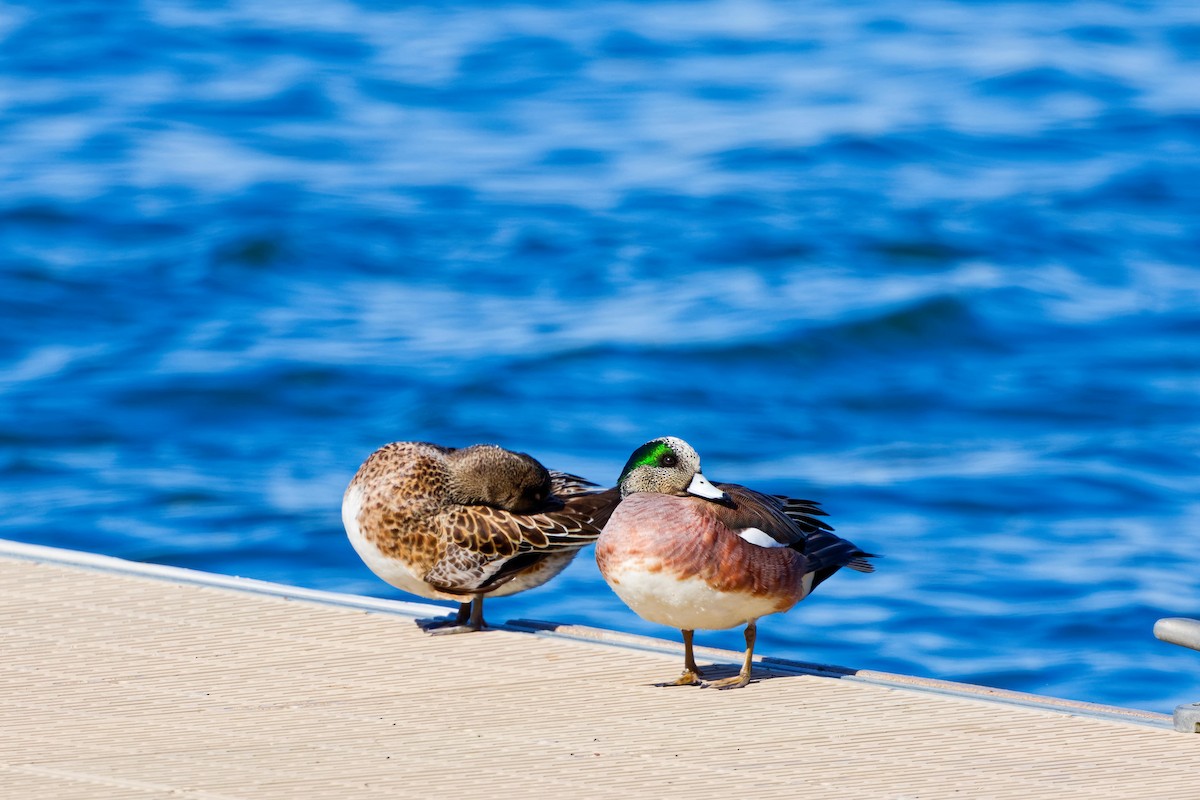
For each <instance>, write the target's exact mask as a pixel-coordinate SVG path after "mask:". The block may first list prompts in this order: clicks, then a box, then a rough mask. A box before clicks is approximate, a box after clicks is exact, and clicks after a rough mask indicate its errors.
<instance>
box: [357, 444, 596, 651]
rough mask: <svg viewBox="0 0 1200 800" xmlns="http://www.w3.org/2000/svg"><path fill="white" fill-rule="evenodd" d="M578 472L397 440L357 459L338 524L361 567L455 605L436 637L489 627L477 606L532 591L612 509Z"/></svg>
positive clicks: (434, 627) (492, 450)
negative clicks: (360, 561)
mask: <svg viewBox="0 0 1200 800" xmlns="http://www.w3.org/2000/svg"><path fill="white" fill-rule="evenodd" d="M618 500H619V495H618V494H617V491H616V489H615V488H613V489H608V490H603V489H600V488H599V487H598V486H597V485H596V484H593V483H591V482H589V481H586V480H584V479H583V478H580V477H578V476H576V475H570V474H567V473H564V472H558V471H553V470H548V469H547V468H546V467H545V466H543V465H542V464H541V463H540V462H539V461H537V459H535V458H533V457H532V456H530V455H528V454H526V453H520V452H515V451H512V450H508V449H505V448H503V447H500V446H498V445H493V444H477V445H472V446H470V447H461V448H456V447H445V446H442V445H437V444H432V443H430V442H417V441H405V442H392V443H390V444H386V445H384V446H383V447H380V448H379V449H377V450H376V451H375V452H373V453H372V454H371V455H370V456H368V457H367V459H366V461H364V462H363V463H362V466H360V467H359V468H358V471H357V472H356V473H355V475H354V477H353V478H352V479H351V481H350V484H349V485H348V486H347V487H346V491H345V493H344V495H343V497H342V523H343V525H344V527H345V529H346V535H347V537H348V538H349V540H350V544H351V546H352V547H353V548H354V550H355V552H356V553H357V554H358V556H359V557H360V558H361V559H362V560H363V563H364V564H366V566H367V567H368V568H369V569H370V570H371V571H372V572H373V573H375V575H377V576H378V577H379V578H381V579H383V580H384V581H385V582H387V583H389V584H391V585H392V586H394V587H396V588H398V589H400V590H402V591H405V592H408V593H410V594H415V595H417V596H419V597H424V598H429V599H440V600H453V601H457V602H458V603H459V607H458V612H457V614H456V615H455V616H454V618H453V619H452V620H449V621H445V622H435V623H432V624H429V625H426V626H425V628H426V630H428V631H429V632H431V633H465V632H470V631H479V630H482V629H483V628H484V627H486V623H485V622H484V618H483V599H484V598H485V597H503V596H506V595H511V594H515V593H517V592H521V591H525V590H526V589H532V588H534V587H536V586H541V585H542V584H544V583H546V582H547V581H549V580H550V579H551V578H553V577H554V576H555V575H557V574H559V573H560V572H562V571H563V569H565V568H566V566H567V565H568V564H569V563H570V562H571V560H572V559H573V558H574V557H575V555H576V553H577V552H578V551H579V550H580V549H581V548H583V547H585V546H587V545H589V544H591V543H592V542H593V541H595V540H596V538H597V537H599V535H600V530H601V528H602V527H603V525H604V523H605V522H606V521H607V519H608V515H609V513H611V511H612V509H613V508H614V507H615V506H616V504H617V501H618Z"/></svg>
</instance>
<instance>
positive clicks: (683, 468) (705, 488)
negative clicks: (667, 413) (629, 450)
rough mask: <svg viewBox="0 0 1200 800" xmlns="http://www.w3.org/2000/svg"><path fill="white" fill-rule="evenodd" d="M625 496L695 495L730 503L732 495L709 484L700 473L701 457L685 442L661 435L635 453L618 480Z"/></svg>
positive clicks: (626, 463)
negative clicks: (646, 494) (648, 494)
mask: <svg viewBox="0 0 1200 800" xmlns="http://www.w3.org/2000/svg"><path fill="white" fill-rule="evenodd" d="M617 483H618V485H619V486H620V487H621V497H628V496H629V495H631V494H633V493H634V492H656V493H658V494H672V495H678V496H683V495H689V494H690V495H695V496H696V497H703V498H705V499H708V500H715V501H717V502H718V503H729V502H730V499H729V495H727V494H726V493H725V492H723V491H721V490H720V489H718V488H717V487H716V486H713V485H712V484H711V483H709V480H708V478H706V477H704V473H703V472H701V471H700V456H699V455H698V454H697V453H696V450H695V449H694V448H693V447H692V446H691V445H690V444H688V443H687V442H685V441H684V440H683V439H680V438H678V437H675V436H661V437H659V438H657V439H651V440H650V441H648V442H646V443H645V444H644V445H642V446H641V447H639V448H638V449H637V450H634V451H633V455H631V456H630V457H629V461H627V462H625V469H623V470H621V477H620V479H618V481H617Z"/></svg>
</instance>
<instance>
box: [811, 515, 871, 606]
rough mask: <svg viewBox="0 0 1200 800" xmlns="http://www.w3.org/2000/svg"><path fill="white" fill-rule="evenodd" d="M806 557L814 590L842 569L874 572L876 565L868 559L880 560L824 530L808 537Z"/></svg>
mask: <svg viewBox="0 0 1200 800" xmlns="http://www.w3.org/2000/svg"><path fill="white" fill-rule="evenodd" d="M804 557H805V558H807V559H808V563H809V570H810V571H811V572H813V573H814V576H813V584H812V588H813V589H815V588H817V586H819V585H820V584H821V582H822V581H823V580H825V579H826V578H828V577H829V576H831V575H833V573H835V572H837V571H838V570H839V569H841V568H842V567H849V568H850V569H852V570H855V571H856V572H874V571H875V565H874V564H872V563H871V562H869V561H867V559H868V558H879V556H877V555H875V554H874V553H867V552H865V551H863V550H860V549H858V547H857V546H856V545H855V544H854V543H853V542H849V541H846V540H845V539H843V538H842V537H840V536H838V535H837V534H835V533H830V532H829V531H824V530H818V531H814V532H812V533H810V534H809V535H808V536H807V537H806V539H805V541H804ZM810 591H811V590H810Z"/></svg>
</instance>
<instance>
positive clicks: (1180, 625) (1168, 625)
mask: <svg viewBox="0 0 1200 800" xmlns="http://www.w3.org/2000/svg"><path fill="white" fill-rule="evenodd" d="M1154 635H1155V637H1157V638H1158V639H1161V640H1162V641H1164V642H1170V643H1171V644H1177V645H1179V646H1180V647H1190V648H1191V649H1193V650H1200V619H1187V618H1186V617H1167V618H1166V619H1160V620H1159V621H1158V622H1156V623H1154ZM1175 730H1177V731H1181V732H1183V733H1200V703H1184V704H1183V705H1181V706H1175Z"/></svg>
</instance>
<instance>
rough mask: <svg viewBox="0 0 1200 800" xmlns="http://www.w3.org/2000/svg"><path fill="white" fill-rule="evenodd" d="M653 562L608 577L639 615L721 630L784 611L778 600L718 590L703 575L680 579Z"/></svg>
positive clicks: (630, 565) (614, 570)
mask: <svg viewBox="0 0 1200 800" xmlns="http://www.w3.org/2000/svg"><path fill="white" fill-rule="evenodd" d="M659 566H660V565H658V564H655V563H653V562H641V561H639V562H635V563H625V564H622V565H621V566H619V567H616V568H612V567H610V568H609V569H608V572H607V574H606V575H605V576H604V577H605V580H607V581H608V585H609V586H611V587H612V590H613V591H614V592H616V594H617V596H618V597H620V598H621V600H623V601H624V602H625V604H626V605H627V606H629V607H630V608H632V609H633V610H634V611H635V612H637V615H638V616H639V617H642V618H643V619H648V620H650V621H651V622H657V623H659V624H661V625H669V626H671V627H672V628H679V629H680V630H696V629H697V628H701V629H720V628H732V627H734V626H735V625H744V624H746V623H747V622H750V621H751V620H755V619H758V618H759V617H763V616H766V615H767V614H774V613H776V612H778V611H784V610H786V609H782V608H780V607H779V601H778V599H771V598H764V597H755V596H754V595H752V594H750V593H748V592H718V591H716V590H715V589H713V588H712V587H711V586H709V585H708V583H707V582H705V581H704V579H702V578H699V577H695V576H692V577H687V578H683V579H680V578H676V577H673V576H672V575H671V574H670V573H669V572H667V571H666V570H663V569H661V568H658V569H655V567H659Z"/></svg>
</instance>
